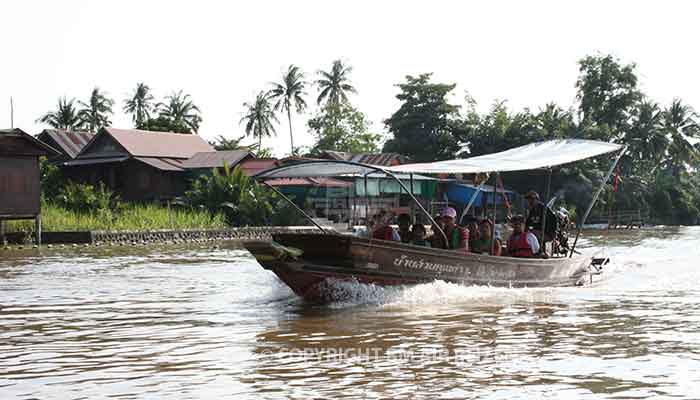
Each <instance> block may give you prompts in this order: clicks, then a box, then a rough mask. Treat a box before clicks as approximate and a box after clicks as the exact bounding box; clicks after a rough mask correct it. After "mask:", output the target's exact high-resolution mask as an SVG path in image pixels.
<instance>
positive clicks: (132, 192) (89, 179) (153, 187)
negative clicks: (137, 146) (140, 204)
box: [64, 160, 187, 201]
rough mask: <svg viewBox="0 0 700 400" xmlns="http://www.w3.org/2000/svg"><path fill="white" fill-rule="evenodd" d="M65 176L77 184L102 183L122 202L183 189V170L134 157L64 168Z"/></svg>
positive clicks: (160, 197) (174, 193) (167, 195)
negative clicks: (153, 165) (158, 165)
mask: <svg viewBox="0 0 700 400" xmlns="http://www.w3.org/2000/svg"><path fill="white" fill-rule="evenodd" d="M64 174H65V176H66V177H67V178H68V179H70V180H72V181H74V182H80V183H87V184H91V185H99V184H100V182H102V183H104V184H105V185H106V186H107V187H108V188H110V190H112V191H114V192H116V193H118V194H119V195H120V196H121V198H122V199H123V200H125V201H152V200H163V199H169V198H173V197H176V196H182V195H184V193H185V190H186V188H187V184H186V176H185V173H184V172H178V171H161V170H159V169H157V168H154V167H152V166H150V165H147V164H144V163H142V162H140V161H137V160H127V161H124V162H116V163H106V164H93V165H81V166H75V167H65V168H64Z"/></svg>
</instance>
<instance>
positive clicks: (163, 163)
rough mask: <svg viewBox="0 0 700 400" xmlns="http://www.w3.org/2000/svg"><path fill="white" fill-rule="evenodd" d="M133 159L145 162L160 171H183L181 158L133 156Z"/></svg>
mask: <svg viewBox="0 0 700 400" xmlns="http://www.w3.org/2000/svg"><path fill="white" fill-rule="evenodd" d="M134 159H136V160H139V161H141V162H143V163H146V164H148V165H150V166H152V167H154V168H158V169H159V170H161V171H184V169H183V168H182V160H178V159H174V158H167V157H134Z"/></svg>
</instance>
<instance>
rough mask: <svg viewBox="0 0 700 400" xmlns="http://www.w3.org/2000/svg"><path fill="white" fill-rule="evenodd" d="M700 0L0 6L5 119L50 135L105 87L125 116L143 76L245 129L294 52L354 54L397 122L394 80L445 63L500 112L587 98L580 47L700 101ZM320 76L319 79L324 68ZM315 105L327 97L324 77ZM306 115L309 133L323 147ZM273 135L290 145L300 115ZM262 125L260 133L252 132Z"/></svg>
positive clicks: (206, 131)
mask: <svg viewBox="0 0 700 400" xmlns="http://www.w3.org/2000/svg"><path fill="white" fill-rule="evenodd" d="M699 11H700V3H698V2H693V1H664V2H661V1H656V2H650V1H648V2H647V1H611V0H608V1H590V0H587V1H577V2H574V1H482V2H468V1H436V0H433V1H420V2H418V1H379V0H374V1H360V0H355V1H344V2H338V1H335V2H333V1H302V0H295V1H278V2H273V1H262V0H257V1H239V2H235V1H204V0H200V1H187V2H185V1H150V0H140V1H126V0H119V1H110V2H105V1H97V0H93V1H72V0H71V1H69V0H63V1H31V0H21V1H20V0H7V1H2V3H1V4H0V15H1V16H2V21H3V22H2V28H3V29H2V35H1V36H0V51H1V54H2V55H3V57H2V62H1V63H0V65H1V67H0V127H9V125H10V116H9V97H10V96H13V97H14V103H15V126H16V127H19V128H22V129H24V130H25V131H27V132H30V133H33V134H36V133H38V132H39V131H40V130H41V129H42V126H40V125H39V124H36V123H35V120H36V119H37V118H38V117H39V116H41V115H42V114H43V113H45V112H46V111H49V110H53V109H54V108H55V107H56V102H57V99H58V97H59V96H63V95H66V96H68V97H69V98H70V97H77V98H79V99H83V100H86V98H87V97H88V96H89V93H90V91H91V89H92V88H93V87H94V86H95V85H98V86H99V87H100V88H102V89H104V90H106V91H107V92H108V93H109V94H110V95H111V97H113V98H115V100H116V101H117V105H116V106H115V111H117V113H116V115H115V116H114V117H113V125H114V126H115V127H125V128H127V127H131V120H130V117H128V116H126V115H124V114H123V113H122V112H121V107H122V104H123V100H124V99H125V98H126V97H128V95H129V94H130V93H131V92H132V91H133V89H134V87H135V86H136V82H140V81H143V82H146V83H147V84H148V85H150V86H151V87H152V88H153V89H154V91H155V92H154V94H155V95H156V98H157V99H158V100H160V99H161V98H162V96H164V95H166V94H168V93H170V92H171V91H173V90H176V89H183V90H184V91H185V92H186V93H189V94H191V95H192V97H193V99H194V101H195V103H196V104H197V105H198V106H199V107H200V108H201V110H202V114H203V118H204V123H203V124H202V126H201V129H200V135H202V136H203V137H205V138H207V139H210V138H213V137H214V136H216V135H219V134H224V135H226V136H229V137H237V136H240V135H242V134H243V129H242V127H241V126H240V125H239V124H238V121H239V120H240V118H241V116H242V113H243V107H242V103H243V102H244V101H247V100H252V99H253V98H254V96H255V93H257V92H258V91H259V90H261V89H267V84H268V82H270V81H272V80H278V79H279V77H280V75H281V73H282V71H283V70H284V69H285V68H286V66H287V65H289V64H290V63H294V64H296V65H299V66H300V67H301V68H302V69H303V70H304V71H306V72H307V73H310V75H313V73H315V72H316V71H317V70H318V69H326V70H327V69H329V68H330V64H331V62H332V60H334V59H337V58H342V59H343V60H345V61H347V62H348V63H350V64H351V65H352V66H353V67H354V71H353V74H352V80H353V82H354V84H355V86H356V87H357V89H358V91H359V95H357V96H354V97H353V98H352V99H351V100H352V102H353V104H354V105H356V106H357V107H358V108H359V109H360V110H361V111H363V112H364V113H365V114H367V116H368V117H369V119H370V120H371V121H372V122H373V127H374V129H375V130H376V131H383V130H384V126H383V123H382V121H383V120H384V119H385V118H387V117H389V116H390V115H391V113H392V112H393V111H394V110H395V109H396V107H397V101H396V99H395V98H394V96H395V95H396V93H397V88H395V87H394V86H393V85H394V84H396V83H399V82H402V81H403V80H404V76H405V75H406V74H414V75H417V74H419V73H423V72H434V80H435V81H441V82H448V83H457V89H456V90H455V97H454V100H453V101H454V102H455V103H459V104H463V101H462V99H463V96H464V91H465V90H468V91H469V92H470V93H471V95H472V96H473V97H474V98H475V99H476V100H477V101H478V102H479V105H480V107H481V108H483V109H486V108H487V107H488V106H489V105H490V104H491V102H492V101H493V100H494V99H507V100H508V105H509V106H510V107H511V108H512V109H520V108H522V107H530V108H532V109H534V110H537V109H538V108H539V107H541V106H543V105H544V104H545V103H546V102H549V101H554V102H556V103H558V104H560V105H561V106H563V107H565V108H568V107H570V106H572V105H573V103H574V96H575V89H574V83H575V81H576V77H577V75H578V70H577V64H576V62H577V60H579V59H580V58H582V57H584V56H585V55H587V54H595V53H597V52H600V53H613V54H615V55H617V56H619V57H620V58H621V59H622V61H623V62H636V63H637V64H638V75H639V77H640V81H641V82H640V83H641V87H642V89H643V90H644V91H645V92H646V93H647V94H648V95H649V96H650V97H652V98H654V99H656V100H657V101H660V102H661V103H662V104H667V103H668V102H670V100H671V99H672V98H673V97H680V98H682V99H684V100H685V101H686V102H688V103H689V104H691V105H692V106H694V107H695V108H696V109H700V84H699V78H698V76H700V75H699V73H700V52H699V51H698V45H697V41H698V38H700V28H699V27H698V26H699V25H698V22H697V18H698V15H700V12H699ZM312 78H313V76H312ZM310 94H311V96H309V99H308V101H309V103H310V104H311V103H313V104H314V105H315V98H316V96H315V95H316V90H315V88H314V89H312V90H310ZM309 115H310V114H307V115H304V116H294V117H293V118H295V144H297V145H310V144H311V143H312V137H311V135H310V134H309V133H307V132H306V125H305V120H306V119H307V118H308V116H309ZM280 122H281V123H282V125H281V126H280V127H279V128H278V136H277V138H274V139H268V140H264V141H263V145H264V146H269V147H273V149H274V150H275V152H276V154H277V155H282V154H285V153H288V152H289V137H288V131H287V125H286V119H285V118H284V117H283V116H280ZM252 141H253V139H252V138H250V139H249V140H248V142H252Z"/></svg>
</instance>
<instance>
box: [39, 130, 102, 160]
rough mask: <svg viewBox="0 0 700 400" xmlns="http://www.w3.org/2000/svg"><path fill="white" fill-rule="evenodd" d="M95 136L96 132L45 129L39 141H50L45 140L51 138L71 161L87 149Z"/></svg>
mask: <svg viewBox="0 0 700 400" xmlns="http://www.w3.org/2000/svg"><path fill="white" fill-rule="evenodd" d="M94 136H95V133H94V132H72V131H67V130H65V129H44V131H43V132H41V133H40V134H39V136H38V139H39V140H44V141H48V140H47V139H45V138H50V139H51V141H52V142H53V143H55V144H56V146H57V147H58V150H60V151H61V152H62V153H64V154H65V155H67V156H68V157H69V158H70V159H74V158H75V156H77V155H78V153H80V151H81V150H82V149H83V148H84V147H85V145H86V144H88V142H89V141H90V140H92V138H93V137H94Z"/></svg>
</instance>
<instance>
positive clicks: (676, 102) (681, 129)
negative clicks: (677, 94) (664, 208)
mask: <svg viewBox="0 0 700 400" xmlns="http://www.w3.org/2000/svg"><path fill="white" fill-rule="evenodd" d="M697 116H698V115H697V114H696V113H695V111H693V108H692V107H690V106H688V105H685V104H683V103H682V102H681V100H680V99H673V102H672V103H671V106H670V107H669V108H667V109H665V110H664V111H663V127H664V131H665V132H666V134H667V135H668V136H669V137H670V141H671V143H670V146H669V148H668V161H669V162H668V166H669V167H671V171H672V173H673V175H674V176H675V177H679V176H680V172H681V171H682V170H683V169H684V168H685V166H686V165H687V164H689V163H692V162H694V161H697V160H698V158H699V157H698V153H697V152H696V150H695V147H693V145H692V144H691V143H690V142H689V141H688V138H689V137H692V138H696V137H699V136H700V126H699V125H698V123H697V121H696V120H695V117H697Z"/></svg>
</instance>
